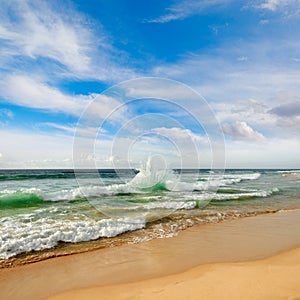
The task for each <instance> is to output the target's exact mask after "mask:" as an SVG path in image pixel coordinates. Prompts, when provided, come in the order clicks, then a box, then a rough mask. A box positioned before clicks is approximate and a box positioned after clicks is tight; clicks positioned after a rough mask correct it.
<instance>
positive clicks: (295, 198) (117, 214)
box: [0, 169, 300, 260]
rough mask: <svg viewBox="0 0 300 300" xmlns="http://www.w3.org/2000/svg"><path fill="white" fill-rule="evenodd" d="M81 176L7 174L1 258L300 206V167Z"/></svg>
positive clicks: (0, 208)
mask: <svg viewBox="0 0 300 300" xmlns="http://www.w3.org/2000/svg"><path fill="white" fill-rule="evenodd" d="M78 176H79V177H80V180H79V181H78V180H77V179H78V178H76V176H75V174H74V172H73V171H72V170H2V171H0V259H4V260H5V259H8V258H11V257H14V256H15V255H17V254H20V253H26V252H30V251H33V250H34V251H38V250H44V249H52V248H54V247H56V246H57V244H58V243H60V242H67V243H78V242H83V241H91V240H97V239H101V238H104V237H108V238H111V237H115V236H119V237H120V239H121V238H122V233H124V232H128V231H133V234H134V235H136V239H134V242H139V241H141V240H147V239H152V238H155V237H169V236H172V235H176V234H177V233H178V231H180V230H181V229H184V228H186V227H188V226H191V225H193V224H199V223H206V222H218V221H220V220H223V219H227V218H233V217H235V218H236V217H243V216H247V215H253V214H259V213H267V212H270V211H277V210H282V209H293V208H299V207H300V197H299V195H300V181H299V176H300V173H299V170H226V171H225V173H223V172H221V171H217V170H216V171H210V170H200V171H199V170H167V171H166V170H151V169H148V170H147V169H146V170H141V171H140V172H136V171H134V170H121V171H119V172H116V171H114V170H99V172H97V174H95V171H87V170H85V171H83V170H82V171H81V172H80V174H79V175H78V174H77V177H78ZM79 183H80V186H79ZM166 216H168V220H169V223H168V222H166V221H165V217H166ZM160 220H164V221H163V222H160ZM153 221H156V222H155V224H156V225H155V226H150V225H151V224H153ZM141 229H143V237H142V238H141V235H140V230H141Z"/></svg>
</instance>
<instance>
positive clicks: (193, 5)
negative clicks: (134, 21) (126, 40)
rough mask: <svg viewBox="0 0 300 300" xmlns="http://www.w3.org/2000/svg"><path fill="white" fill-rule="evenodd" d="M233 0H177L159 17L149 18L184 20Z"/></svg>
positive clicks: (154, 20) (156, 20)
mask: <svg viewBox="0 0 300 300" xmlns="http://www.w3.org/2000/svg"><path fill="white" fill-rule="evenodd" d="M232 1H233V0H202V1H199V0H183V1H177V3H175V4H174V5H172V6H170V7H168V8H167V9H166V10H167V11H168V13H166V14H165V15H162V16H160V17H158V18H155V19H152V20H148V21H147V22H149V23H167V22H171V21H174V20H183V19H185V18H188V17H190V16H192V15H197V14H200V13H203V11H205V10H207V9H211V8H215V7H220V6H224V5H227V4H229V3H230V2H232Z"/></svg>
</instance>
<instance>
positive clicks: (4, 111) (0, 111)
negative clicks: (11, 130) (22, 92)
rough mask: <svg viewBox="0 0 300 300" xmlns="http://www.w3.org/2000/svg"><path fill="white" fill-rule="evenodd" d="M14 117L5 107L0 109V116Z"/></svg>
mask: <svg viewBox="0 0 300 300" xmlns="http://www.w3.org/2000/svg"><path fill="white" fill-rule="evenodd" d="M13 117H14V113H13V112H12V111H11V110H9V109H6V108H1V109H0V118H9V119H12V118H13Z"/></svg>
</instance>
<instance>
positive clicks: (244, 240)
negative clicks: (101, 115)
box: [0, 210, 300, 300]
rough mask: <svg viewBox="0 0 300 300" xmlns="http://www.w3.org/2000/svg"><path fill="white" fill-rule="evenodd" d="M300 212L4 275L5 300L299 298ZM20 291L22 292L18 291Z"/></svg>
mask: <svg viewBox="0 0 300 300" xmlns="http://www.w3.org/2000/svg"><path fill="white" fill-rule="evenodd" d="M299 217H300V210H294V211H283V212H279V213H275V214H267V215H261V216H256V217H249V218H244V219H239V220H233V221H225V222H221V223H218V224H208V225H204V226H196V227H192V228H190V229H188V230H186V231H184V232H182V233H180V234H179V235H178V236H177V237H173V238H170V239H157V240H152V241H149V242H144V243H140V244H132V245H124V246H120V247H114V248H111V249H101V250H97V251H92V252H88V253H82V254H78V255H70V256H66V257H59V258H55V259H50V260H47V261H42V262H39V263H34V264H29V265H25V266H20V267H15V268H11V269H2V270H0V290H1V298H3V299H33V300H34V299H45V298H47V297H50V298H51V299H84V298H86V299H96V298H97V299H108V298H109V299H154V298H155V299H183V298H186V299H200V298H202V297H203V298H204V299H219V298H220V297H222V299H240V298H241V297H242V298H243V299H298V298H299V297H300V287H299V284H298V283H299V280H300V268H299V267H300V248H299V245H300V236H299V230H300V223H299ZM16 287H17V288H16Z"/></svg>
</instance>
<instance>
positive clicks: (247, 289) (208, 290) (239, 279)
mask: <svg viewBox="0 0 300 300" xmlns="http://www.w3.org/2000/svg"><path fill="white" fill-rule="evenodd" d="M299 278H300V247H297V248H294V249H291V250H288V251H284V252H282V253H280V254H277V255H275V256H271V257H267V258H264V259H261V260H254V261H246V262H235V263H211V264H205V265H199V266H197V267H194V268H191V269H189V270H187V271H184V272H181V273H176V274H172V275H168V276H164V277H156V278H152V279H147V280H143V281H137V282H131V283H125V284H117V285H109V286H94V287H90V288H82V289H74V290H70V291H66V292H62V293H59V294H56V295H53V296H50V297H49V298H47V300H68V299H70V300H71V299H72V300H77V299H78V300H79V299H91V300H93V299H103V300H105V299H120V300H122V299H124V300H125V299H145V300H154V299H175V300H176V299H178V300H181V299H190V300H192V299H194V300H196V299H208V300H209V299H210V300H217V299H228V300H229V299H246V300H247V299H249V300H252V299H294V300H296V299H299V298H300V286H299Z"/></svg>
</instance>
